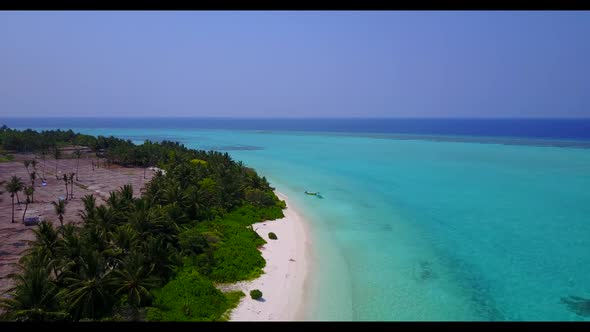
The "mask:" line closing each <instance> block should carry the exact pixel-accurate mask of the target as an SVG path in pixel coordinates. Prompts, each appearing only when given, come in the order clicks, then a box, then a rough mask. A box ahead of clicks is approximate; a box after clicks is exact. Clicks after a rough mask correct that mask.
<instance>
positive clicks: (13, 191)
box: [5, 173, 35, 223]
mask: <svg viewBox="0 0 590 332" xmlns="http://www.w3.org/2000/svg"><path fill="white" fill-rule="evenodd" d="M33 174H34V173H33ZM31 181H32V183H31V185H30V186H26V185H25V183H24V182H23V181H22V179H21V178H20V177H17V176H16V175H13V176H12V177H11V178H10V180H9V181H8V182H7V183H6V184H5V189H6V191H7V192H8V193H10V198H11V199H12V219H11V220H12V223H14V207H15V205H14V197H15V196H16V199H17V204H18V205H20V204H21V202H20V198H19V197H18V193H19V192H20V191H23V192H24V194H25V195H26V197H27V199H26V201H25V204H26V205H25V212H24V213H23V217H22V219H23V221H24V219H25V215H26V213H27V209H28V207H29V204H30V203H33V200H34V196H33V194H34V193H35V180H34V178H33V177H31Z"/></svg>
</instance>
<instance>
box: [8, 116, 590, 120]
mask: <svg viewBox="0 0 590 332" xmlns="http://www.w3.org/2000/svg"><path fill="white" fill-rule="evenodd" d="M3 119H19V120H29V119H208V120H355V119H360V120H384V119H386V120H514V119H518V120H590V117H525V116H515V117H458V116H449V117H360V116H359V117H231V116H226V117H218V116H66V115H64V116H9V117H3ZM0 121H1V119H0Z"/></svg>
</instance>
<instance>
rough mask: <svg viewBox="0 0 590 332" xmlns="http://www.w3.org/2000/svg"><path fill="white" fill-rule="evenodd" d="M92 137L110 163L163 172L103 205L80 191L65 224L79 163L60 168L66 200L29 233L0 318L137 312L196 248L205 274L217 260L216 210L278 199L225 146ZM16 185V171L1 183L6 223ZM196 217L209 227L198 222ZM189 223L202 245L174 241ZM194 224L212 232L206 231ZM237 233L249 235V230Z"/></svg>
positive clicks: (77, 317)
mask: <svg viewBox="0 0 590 332" xmlns="http://www.w3.org/2000/svg"><path fill="white" fill-rule="evenodd" d="M45 133H46V132H43V133H42V134H41V136H40V137H42V135H44V134H45ZM59 134H60V135H62V134H63V133H59ZM11 135H16V134H15V133H14V132H11ZM27 135H33V134H31V133H27ZM47 135H49V134H47ZM16 136H18V135H16ZM16 136H15V137H16ZM96 146H101V147H104V148H105V149H106V151H105V157H106V158H107V160H108V161H109V162H114V163H119V164H122V165H137V164H142V165H145V164H146V163H153V164H154V165H158V166H159V167H160V168H163V169H165V170H166V175H164V174H163V173H158V174H156V176H155V177H154V178H153V179H152V180H151V181H150V182H149V183H148V184H147V185H146V188H145V189H144V191H143V194H142V196H141V197H139V198H136V197H134V195H133V188H132V187H131V186H130V185H126V186H123V187H121V188H120V190H118V191H114V192H111V193H110V196H109V198H108V199H107V202H106V204H104V205H97V204H96V199H95V198H94V196H92V195H86V196H84V197H83V198H82V202H83V205H84V208H83V210H82V211H80V214H79V215H80V217H81V219H82V223H81V225H74V224H72V223H64V216H65V212H66V206H67V201H66V199H67V198H68V196H69V197H70V198H71V197H73V186H72V184H73V179H74V177H75V174H76V173H77V172H76V173H69V174H64V176H63V180H64V183H65V185H66V199H64V200H59V201H57V202H54V203H53V206H54V209H55V212H56V215H57V217H58V219H59V221H60V226H58V227H54V226H53V224H52V223H51V222H41V223H40V224H39V225H38V227H37V228H36V229H35V241H33V242H32V243H31V246H30V248H29V249H28V251H27V254H26V255H25V256H23V258H22V259H21V260H20V266H21V270H22V272H21V273H20V274H19V275H17V276H15V278H16V285H15V287H14V288H13V289H11V290H10V296H9V298H7V299H2V300H0V305H1V306H2V307H3V308H4V309H5V318H7V319H11V320H60V319H68V320H80V319H103V318H106V317H109V316H110V315H112V314H113V312H114V311H116V310H117V309H118V308H121V307H126V308H131V311H132V312H133V311H135V312H139V311H141V308H144V307H146V306H149V305H150V304H151V301H152V297H153V295H152V294H153V290H155V289H157V288H160V287H162V286H163V285H165V284H166V283H167V282H168V281H170V279H171V278H172V277H173V276H174V274H175V271H177V269H178V268H181V267H182V266H183V265H184V264H186V260H187V259H193V258H195V257H197V258H198V259H196V262H197V263H194V264H197V265H198V268H199V270H200V271H203V273H204V274H206V273H207V272H206V271H208V270H210V268H209V267H212V266H215V264H216V261H215V258H214V257H215V255H213V251H214V248H216V246H217V245H218V244H217V241H220V239H223V236H222V233H220V232H222V231H223V229H224V228H223V227H221V226H220V228H217V227H218V226H216V223H215V221H216V220H218V219H217V218H219V217H222V216H223V215H224V214H225V213H227V212H229V211H233V210H235V209H236V208H238V207H240V206H243V205H244V204H249V205H251V206H255V207H258V206H263V205H267V204H268V205H272V204H275V201H274V200H273V199H267V195H266V194H269V195H271V196H272V197H274V198H276V197H275V196H274V194H272V188H271V187H270V185H269V184H268V182H267V181H266V179H265V178H264V177H262V178H261V177H259V176H258V175H257V174H256V172H255V171H254V170H252V169H249V168H247V167H245V166H244V165H243V164H242V163H240V162H235V161H233V160H232V159H231V157H230V156H229V155H228V154H227V153H219V152H214V151H209V152H206V151H195V150H190V149H187V148H186V147H184V146H183V145H181V144H179V143H176V142H162V143H152V142H149V141H146V142H145V143H144V144H142V145H139V146H136V145H134V144H132V143H131V142H130V141H124V140H121V139H116V138H113V137H111V138H104V137H98V138H96ZM56 151H57V150H56ZM148 156H149V157H148ZM55 157H56V158H58V156H57V153H56V155H55ZM195 159H196V160H197V162H194V163H193V162H191V161H194V160H195ZM199 161H203V162H199ZM56 167H57V166H56ZM56 174H57V169H56ZM33 178H34V177H31V180H32V181H34V179H33ZM33 184H34V182H33ZM68 184H69V185H70V190H68ZM23 186H24V184H22V181H21V180H20V179H19V178H17V177H16V176H14V177H13V178H12V179H11V180H10V181H9V182H8V183H7V184H6V189H7V190H8V191H9V192H10V193H11V197H12V199H13V222H14V196H17V195H18V192H19V191H22V190H23V189H24V188H23ZM33 190H34V189H33ZM25 194H26V195H27V201H29V196H30V199H31V201H32V200H33V194H32V193H31V192H30V191H29V192H28V193H27V192H26V191H25ZM29 194H30V195H29ZM17 200H19V199H18V196H17ZM198 225H207V226H206V227H212V228H211V229H207V230H197V228H196V227H198ZM237 228H238V229H240V230H243V229H244V227H242V226H239V227H237ZM189 231H190V232H196V233H195V234H193V235H195V236H196V238H198V239H199V243H201V244H202V245H200V246H199V249H198V250H195V248H194V243H192V242H194V241H188V242H187V241H179V238H180V237H182V238H183V239H185V240H186V238H187V236H186V232H189ZM201 232H210V233H211V234H216V235H215V236H211V237H210V238H208V240H205V237H204V236H203V235H201ZM183 234H184V235H183ZM254 234H255V233H254ZM188 238H191V239H192V237H190V236H189V237H188ZM239 238H240V240H244V241H252V240H251V239H250V236H246V237H244V238H243V239H242V238H241V237H239ZM209 241H212V242H211V244H210V243H209ZM236 241H238V240H236ZM199 255H204V256H199ZM201 258H203V259H201Z"/></svg>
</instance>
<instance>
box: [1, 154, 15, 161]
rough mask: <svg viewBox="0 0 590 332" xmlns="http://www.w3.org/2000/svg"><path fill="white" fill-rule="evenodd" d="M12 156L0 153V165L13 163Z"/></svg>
mask: <svg viewBox="0 0 590 332" xmlns="http://www.w3.org/2000/svg"><path fill="white" fill-rule="evenodd" d="M13 160H14V156H13V155H11V154H8V153H0V163H4V162H9V161H13Z"/></svg>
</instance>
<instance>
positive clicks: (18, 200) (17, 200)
mask: <svg viewBox="0 0 590 332" xmlns="http://www.w3.org/2000/svg"><path fill="white" fill-rule="evenodd" d="M12 200H14V197H13V198H12ZM16 202H17V203H18V205H20V199H19V198H18V192H17V193H16Z"/></svg>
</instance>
